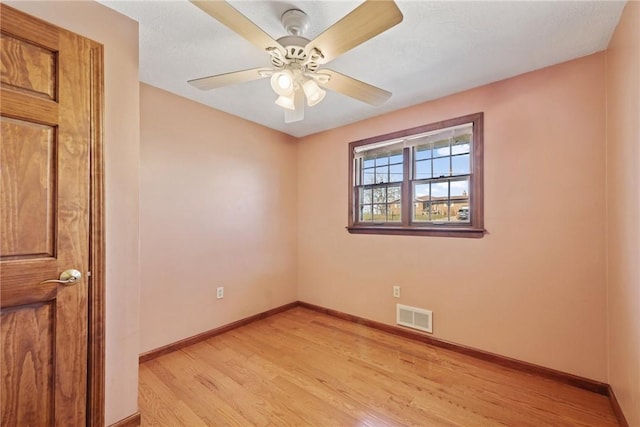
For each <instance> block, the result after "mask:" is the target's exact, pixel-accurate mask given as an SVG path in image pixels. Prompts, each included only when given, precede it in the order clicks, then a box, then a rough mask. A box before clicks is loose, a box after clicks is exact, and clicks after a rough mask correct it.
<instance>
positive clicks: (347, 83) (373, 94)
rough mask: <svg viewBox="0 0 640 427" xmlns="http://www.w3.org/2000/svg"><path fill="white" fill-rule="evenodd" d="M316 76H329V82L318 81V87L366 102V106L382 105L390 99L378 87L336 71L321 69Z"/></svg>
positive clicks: (384, 91)
mask: <svg viewBox="0 0 640 427" xmlns="http://www.w3.org/2000/svg"><path fill="white" fill-rule="evenodd" d="M318 74H328V75H329V76H331V78H330V79H329V81H328V82H326V83H322V82H321V81H320V80H319V81H318V84H319V85H320V86H324V87H326V88H327V89H331V90H332V91H334V92H339V93H341V94H343V95H347V96H350V97H351V98H354V99H357V100H358V101H362V102H366V103H367V104H371V105H382V104H384V103H385V101H386V100H387V99H389V98H390V97H391V92H387V91H386V90H384V89H380V88H379V87H375V86H372V85H370V84H367V83H365V82H361V81H360V80H356V79H354V78H353V77H349V76H345V75H344V74H340V73H338V72H337V71H333V70H328V69H326V68H323V69H321V70H318Z"/></svg>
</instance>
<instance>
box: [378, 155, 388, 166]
mask: <svg viewBox="0 0 640 427" xmlns="http://www.w3.org/2000/svg"><path fill="white" fill-rule="evenodd" d="M388 164H389V157H388V156H382V157H378V158H376V166H381V165H388Z"/></svg>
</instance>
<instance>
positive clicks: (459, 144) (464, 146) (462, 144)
mask: <svg viewBox="0 0 640 427" xmlns="http://www.w3.org/2000/svg"><path fill="white" fill-rule="evenodd" d="M470 140H471V135H469V134H467V135H462V136H458V137H456V138H454V140H453V142H452V143H451V154H465V153H468V152H469V150H470V148H471V144H470V143H469V141H470Z"/></svg>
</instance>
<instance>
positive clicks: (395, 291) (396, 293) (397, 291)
mask: <svg viewBox="0 0 640 427" xmlns="http://www.w3.org/2000/svg"><path fill="white" fill-rule="evenodd" d="M393 296H394V297H395V298H400V286H394V287H393Z"/></svg>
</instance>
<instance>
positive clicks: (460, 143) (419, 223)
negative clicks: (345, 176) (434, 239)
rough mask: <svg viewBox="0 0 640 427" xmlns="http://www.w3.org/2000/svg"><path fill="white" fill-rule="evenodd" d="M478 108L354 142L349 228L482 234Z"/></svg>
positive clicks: (480, 143)
mask: <svg viewBox="0 0 640 427" xmlns="http://www.w3.org/2000/svg"><path fill="white" fill-rule="evenodd" d="M482 119H483V115H482V113H478V114H473V115H469V116H465V117H460V118H456V119H451V120H447V121H444V122H439V123H434V124H430V125H425V126H421V127H418V128H413V129H408V130H404V131H400V132H396V133H393V134H389V135H383V136H379V137H374V138H369V139H367V140H363V141H357V142H352V143H351V144H350V145H349V155H350V169H351V170H350V184H349V188H350V206H349V226H348V227H347V228H348V230H349V231H350V232H352V233H380V234H424V235H448V236H464V237H481V236H482V235H483V233H484V228H483V212H482V209H483V197H482V196H483V195H482V142H483V138H482V126H483V123H482Z"/></svg>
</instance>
